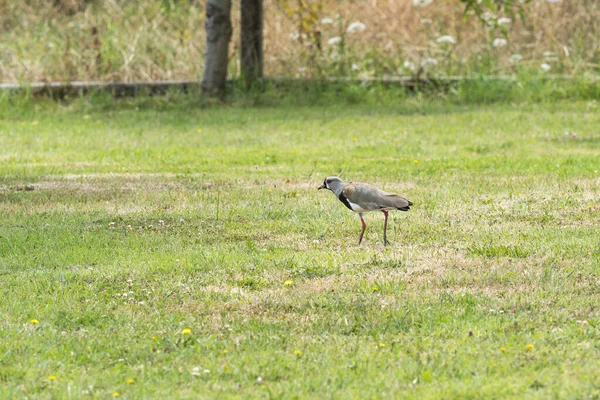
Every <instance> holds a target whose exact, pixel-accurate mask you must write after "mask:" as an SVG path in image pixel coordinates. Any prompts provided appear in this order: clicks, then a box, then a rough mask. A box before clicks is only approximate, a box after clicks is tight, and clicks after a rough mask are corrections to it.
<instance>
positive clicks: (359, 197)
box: [317, 176, 413, 246]
mask: <svg viewBox="0 0 600 400" xmlns="http://www.w3.org/2000/svg"><path fill="white" fill-rule="evenodd" d="M321 189H329V190H331V191H332V192H333V194H335V196H336V197H337V198H338V199H339V200H340V201H341V202H342V203H344V205H345V206H346V207H348V208H349V209H350V210H352V211H354V212H355V213H357V214H358V216H359V217H360V222H361V223H362V231H361V232H360V238H359V239H358V244H360V243H361V242H362V239H363V235H364V234H365V228H366V227H367V225H366V224H365V220H364V219H363V214H364V213H366V212H370V211H381V212H382V213H383V215H384V216H385V223H384V225H383V245H384V246H386V245H388V244H389V242H388V241H387V235H386V234H387V221H388V211H392V210H400V211H408V210H410V206H412V205H413V203H412V201H410V200H407V199H406V198H404V197H402V196H400V195H399V194H395V193H387V192H384V191H383V190H381V189H378V188H376V187H375V186H372V185H369V184H368V183H359V182H355V183H353V182H348V183H346V182H344V181H343V180H341V179H340V178H339V177H337V176H328V177H327V178H325V180H324V181H323V184H322V185H321V186H319V188H318V189H317V190H321Z"/></svg>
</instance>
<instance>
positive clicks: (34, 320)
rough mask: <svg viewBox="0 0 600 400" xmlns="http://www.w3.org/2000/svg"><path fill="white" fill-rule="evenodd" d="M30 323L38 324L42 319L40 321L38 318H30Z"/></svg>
mask: <svg viewBox="0 0 600 400" xmlns="http://www.w3.org/2000/svg"><path fill="white" fill-rule="evenodd" d="M29 323H30V324H32V325H37V324H39V323H40V321H38V320H37V319H30V320H29Z"/></svg>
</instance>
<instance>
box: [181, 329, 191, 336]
mask: <svg viewBox="0 0 600 400" xmlns="http://www.w3.org/2000/svg"><path fill="white" fill-rule="evenodd" d="M181 333H183V334H184V335H189V334H190V333H192V330H191V329H190V328H184V329H183V330H182V331H181Z"/></svg>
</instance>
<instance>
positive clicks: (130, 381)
mask: <svg viewBox="0 0 600 400" xmlns="http://www.w3.org/2000/svg"><path fill="white" fill-rule="evenodd" d="M125 382H127V383H129V384H132V383H133V382H135V381H134V380H133V379H131V378H129V379H127V380H126V381H125Z"/></svg>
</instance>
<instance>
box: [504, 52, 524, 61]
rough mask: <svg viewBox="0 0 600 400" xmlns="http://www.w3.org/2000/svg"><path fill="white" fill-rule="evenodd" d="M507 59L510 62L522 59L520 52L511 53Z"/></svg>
mask: <svg viewBox="0 0 600 400" xmlns="http://www.w3.org/2000/svg"><path fill="white" fill-rule="evenodd" d="M508 60H509V61H510V62H511V63H518V62H519V61H522V60H523V56H522V55H520V54H513V55H512V56H510V57H509V58H508Z"/></svg>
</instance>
